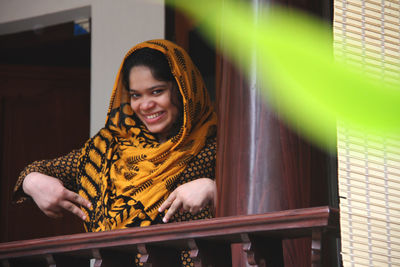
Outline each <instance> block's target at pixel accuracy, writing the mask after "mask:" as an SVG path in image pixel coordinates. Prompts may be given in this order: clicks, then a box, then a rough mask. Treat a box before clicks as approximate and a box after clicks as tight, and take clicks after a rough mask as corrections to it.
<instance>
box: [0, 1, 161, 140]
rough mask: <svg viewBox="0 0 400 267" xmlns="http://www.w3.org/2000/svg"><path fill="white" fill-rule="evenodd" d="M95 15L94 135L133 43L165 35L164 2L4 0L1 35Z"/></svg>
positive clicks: (103, 120)
mask: <svg viewBox="0 0 400 267" xmlns="http://www.w3.org/2000/svg"><path fill="white" fill-rule="evenodd" d="M89 16H91V18H92V35H91V36H92V49H91V53H92V55H91V58H92V62H91V63H92V64H91V107H90V134H91V135H93V134H95V133H96V132H97V131H98V130H99V129H100V128H101V127H102V126H103V125H104V122H105V117H106V113H107V109H108V104H109V98H110V95H111V90H112V87H113V85H114V79H115V76H116V72H117V71H118V69H119V66H120V64H121V60H122V59H123V57H124V55H125V53H126V51H127V50H128V49H129V48H131V47H132V46H133V45H135V44H137V43H139V42H142V41H145V40H149V39H154V38H164V16H165V15H164V5H163V1H150V0H113V1H110V0H57V1H54V0H0V34H6V33H11V32H18V31H24V30H32V29H35V28H38V27H41V26H48V25H55V24H59V23H63V22H67V21H72V20H74V19H79V18H82V17H89Z"/></svg>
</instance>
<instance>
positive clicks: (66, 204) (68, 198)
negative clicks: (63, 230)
mask: <svg viewBox="0 0 400 267" xmlns="http://www.w3.org/2000/svg"><path fill="white" fill-rule="evenodd" d="M22 188H23V191H24V192H25V193H26V194H27V195H29V196H31V197H32V199H33V200H34V201H35V203H36V205H38V207H39V208H40V209H41V210H42V211H43V213H44V214H46V215H47V216H49V217H52V218H59V217H62V214H63V211H65V210H66V211H69V212H71V213H73V214H75V215H77V216H78V217H80V218H81V219H82V220H85V219H86V216H85V214H84V213H83V211H82V210H81V209H80V208H79V206H81V205H82V206H86V207H88V208H90V205H91V204H90V202H89V201H88V200H86V199H84V198H83V197H81V196H80V195H78V194H77V193H75V192H73V191H71V190H68V189H67V188H65V187H64V185H63V184H62V182H61V180H59V179H57V178H54V177H51V176H48V175H45V174H42V173H39V172H32V173H29V174H28V175H27V176H26V177H25V179H24V181H23V183H22Z"/></svg>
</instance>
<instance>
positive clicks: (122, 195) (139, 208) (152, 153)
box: [79, 40, 216, 231]
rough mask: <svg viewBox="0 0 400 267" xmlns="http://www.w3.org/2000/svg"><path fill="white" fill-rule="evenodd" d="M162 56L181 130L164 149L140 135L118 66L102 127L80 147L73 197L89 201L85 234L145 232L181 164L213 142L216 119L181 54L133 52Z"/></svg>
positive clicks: (162, 43) (171, 47)
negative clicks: (176, 95)
mask: <svg viewBox="0 0 400 267" xmlns="http://www.w3.org/2000/svg"><path fill="white" fill-rule="evenodd" d="M145 47H147V48H151V49H155V50H158V51H160V52H162V53H163V54H164V55H165V57H166V59H167V61H168V63H169V66H170V68H171V72H172V74H173V76H174V78H175V80H176V83H177V85H178V88H179V92H180V94H181V95H182V101H183V103H182V104H183V109H182V115H183V118H182V121H183V122H182V125H181V126H180V128H179V129H178V131H177V134H176V135H175V136H173V137H171V138H170V139H169V140H167V141H165V142H164V143H159V142H158V141H157V139H156V138H155V137H154V136H153V135H152V134H151V133H150V132H149V131H148V130H147V129H146V127H145V126H144V125H143V124H142V123H141V121H140V120H139V119H138V118H137V117H136V116H135V114H134V112H133V110H132V109H131V107H130V96H129V92H128V90H126V88H125V85H124V83H123V77H122V67H123V64H124V62H122V64H121V67H120V69H119V72H118V75H117V78H116V82H115V85H114V89H113V92H112V96H111V101H110V107H109V110H108V115H107V120H106V125H105V127H104V128H103V129H102V130H101V131H100V132H99V133H98V134H97V135H96V136H95V137H93V138H92V139H91V140H90V141H89V142H88V143H87V144H86V146H85V150H84V154H83V156H82V158H81V160H80V165H81V166H80V172H81V173H80V175H81V177H80V190H79V194H80V195H82V196H83V197H85V198H87V199H89V200H91V202H92V204H93V207H92V208H91V209H87V210H85V211H86V213H87V214H88V217H89V219H88V220H87V222H86V224H85V225H86V228H87V230H88V231H102V230H111V229H119V228H126V227H130V226H145V225H150V224H152V223H156V222H158V221H159V220H160V219H161V216H160V215H159V214H158V207H159V206H160V205H161V203H162V202H164V200H165V199H166V198H167V197H168V195H169V193H170V192H171V190H172V189H173V185H174V184H175V182H176V180H177V178H178V177H179V175H180V174H181V173H182V172H183V171H184V170H185V168H186V165H187V163H188V162H189V161H190V160H191V159H192V158H193V157H194V156H196V155H197V154H198V153H199V152H200V151H201V149H202V148H203V147H204V145H205V143H206V140H207V138H210V137H212V136H215V130H216V115H215V112H214V111H213V108H212V105H211V102H210V99H209V96H208V93H207V90H206V88H205V85H204V82H203V79H202V77H201V75H200V73H199V71H198V69H197V68H196V66H195V65H194V64H193V62H192V60H191V59H190V57H189V56H188V55H187V53H186V52H185V51H184V50H183V49H182V48H181V47H179V46H177V45H176V44H174V43H172V42H169V41H166V40H151V41H147V42H144V43H141V44H138V45H136V46H135V47H133V48H132V49H131V50H129V52H128V53H127V55H126V56H125V58H124V61H125V59H126V58H127V57H128V56H129V55H130V54H132V53H133V52H134V51H136V50H138V49H141V48H145Z"/></svg>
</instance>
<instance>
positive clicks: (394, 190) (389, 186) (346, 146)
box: [334, 0, 400, 267]
mask: <svg viewBox="0 0 400 267" xmlns="http://www.w3.org/2000/svg"><path fill="white" fill-rule="evenodd" d="M334 46H335V56H336V58H337V59H338V60H343V61H345V62H346V63H348V64H355V65H358V66H361V67H362V69H363V70H364V71H365V72H366V73H369V74H371V75H374V76H376V77H379V78H382V79H384V80H385V81H388V82H391V81H399V80H400V67H399V66H400V0H334ZM399 90H400V88H399ZM399 108H400V107H399ZM338 168H339V172H338V173H339V198H340V213H341V217H340V222H341V243H342V259H343V265H344V266H345V267H346V266H400V136H393V135H392V136H378V135H373V134H366V133H363V132H362V131H360V130H355V129H352V128H350V127H347V126H346V125H343V124H340V123H339V126H338Z"/></svg>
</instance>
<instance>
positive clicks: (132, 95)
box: [131, 93, 140, 99]
mask: <svg viewBox="0 0 400 267" xmlns="http://www.w3.org/2000/svg"><path fill="white" fill-rule="evenodd" d="M139 97H140V94H136V93H131V98H134V99H138V98H139Z"/></svg>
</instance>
